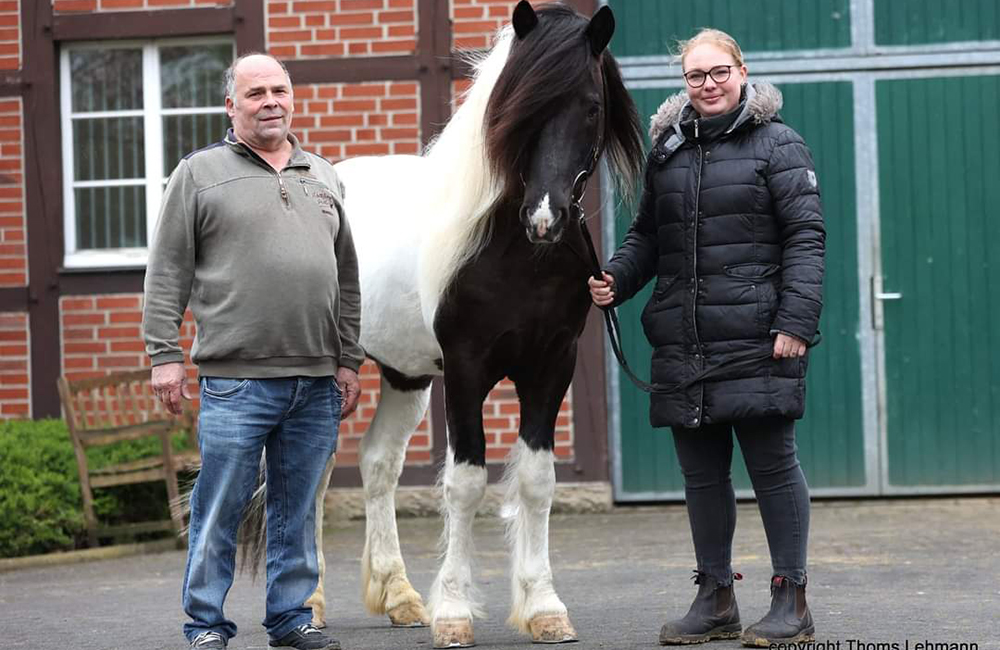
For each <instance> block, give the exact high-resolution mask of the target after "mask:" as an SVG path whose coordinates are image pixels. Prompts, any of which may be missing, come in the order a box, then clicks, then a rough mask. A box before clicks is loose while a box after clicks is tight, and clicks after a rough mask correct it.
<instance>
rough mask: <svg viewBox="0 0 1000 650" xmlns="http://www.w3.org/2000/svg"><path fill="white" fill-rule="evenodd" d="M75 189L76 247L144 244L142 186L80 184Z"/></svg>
mask: <svg viewBox="0 0 1000 650" xmlns="http://www.w3.org/2000/svg"><path fill="white" fill-rule="evenodd" d="M74 192H75V193H76V248H77V250H94V249H101V248H125V247H133V246H138V247H143V246H145V245H146V188H145V187H144V186H142V185H130V186H125V187H81V188H77V189H76V190H74Z"/></svg>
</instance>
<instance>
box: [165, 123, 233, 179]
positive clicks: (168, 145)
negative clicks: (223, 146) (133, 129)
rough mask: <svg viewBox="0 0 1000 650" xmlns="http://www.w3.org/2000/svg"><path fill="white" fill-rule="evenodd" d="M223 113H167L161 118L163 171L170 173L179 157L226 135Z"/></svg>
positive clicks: (227, 124)
mask: <svg viewBox="0 0 1000 650" xmlns="http://www.w3.org/2000/svg"><path fill="white" fill-rule="evenodd" d="M227 128H229V116H227V115H226V114H225V113H215V114H212V113H209V114H202V115H167V116H165V117H164V118H163V171H164V172H165V173H166V174H170V172H172V171H173V169H174V167H176V166H177V163H179V162H180V161H181V158H183V157H184V156H186V155H188V154H189V153H191V152H192V151H196V150H198V149H201V148H202V147H205V146H208V145H210V144H212V143H213V142H218V141H220V140H222V139H223V138H225V137H226V129H227Z"/></svg>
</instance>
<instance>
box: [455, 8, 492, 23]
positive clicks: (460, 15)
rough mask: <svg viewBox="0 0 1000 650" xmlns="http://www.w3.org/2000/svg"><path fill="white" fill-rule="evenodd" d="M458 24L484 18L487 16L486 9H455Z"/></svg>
mask: <svg viewBox="0 0 1000 650" xmlns="http://www.w3.org/2000/svg"><path fill="white" fill-rule="evenodd" d="M453 13H454V15H455V20H456V22H458V21H462V20H475V19H477V18H482V17H483V16H484V15H485V14H486V7H455V9H454V10H453Z"/></svg>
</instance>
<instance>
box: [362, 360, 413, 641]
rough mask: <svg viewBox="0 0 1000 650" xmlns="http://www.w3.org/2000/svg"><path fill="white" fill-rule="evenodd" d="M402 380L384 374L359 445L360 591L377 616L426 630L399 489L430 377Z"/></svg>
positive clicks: (387, 371)
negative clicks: (409, 567)
mask: <svg viewBox="0 0 1000 650" xmlns="http://www.w3.org/2000/svg"><path fill="white" fill-rule="evenodd" d="M396 377H402V376H401V375H399V373H397V372H395V371H393V370H392V369H391V368H384V367H383V368H382V385H381V397H380V398H379V403H378V409H377V410H376V411H375V417H374V418H373V419H372V423H371V425H370V426H369V427H368V431H367V432H366V433H365V436H364V438H363V439H362V440H361V458H360V461H361V478H362V480H363V482H364V486H365V515H366V519H365V550H364V554H363V555H362V558H361V588H362V593H363V596H364V601H365V606H366V607H367V608H368V611H370V612H372V613H373V614H388V616H389V620H390V621H391V622H392V624H393V625H394V626H398V627H419V626H423V625H427V624H428V622H429V620H430V619H429V617H428V615H427V610H426V609H424V603H423V600H422V599H421V598H420V594H419V593H417V591H416V590H415V589H414V588H413V587H412V585H410V581H409V580H408V579H407V577H406V566H405V565H404V563H403V556H402V553H401V552H400V549H399V532H398V531H397V529H396V500H395V495H396V486H397V484H398V482H399V474H400V472H402V471H403V461H404V460H405V459H406V445H407V443H408V441H409V440H410V436H411V435H413V431H414V430H415V429H416V427H417V425H418V424H420V420H421V419H423V417H424V413H425V412H426V411H427V404H428V402H429V401H430V393H431V391H430V382H431V379H430V378H429V377H425V378H420V379H414V378H406V379H407V381H401V380H400V381H396V382H395V383H396V384H397V385H395V386H394V385H393V378H396Z"/></svg>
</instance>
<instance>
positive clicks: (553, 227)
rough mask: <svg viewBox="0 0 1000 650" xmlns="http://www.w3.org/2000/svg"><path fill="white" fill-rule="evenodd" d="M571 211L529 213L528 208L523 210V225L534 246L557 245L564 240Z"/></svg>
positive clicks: (553, 210)
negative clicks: (563, 236) (563, 235)
mask: <svg viewBox="0 0 1000 650" xmlns="http://www.w3.org/2000/svg"><path fill="white" fill-rule="evenodd" d="M568 216H569V210H568V209H566V208H556V209H546V210H535V212H534V213H533V214H529V213H528V208H525V207H522V208H521V224H523V225H524V231H525V233H526V234H527V236H528V241H530V242H531V243H532V244H555V243H557V242H558V241H559V240H560V239H562V233H563V228H564V227H565V225H566V219H567V218H568Z"/></svg>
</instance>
